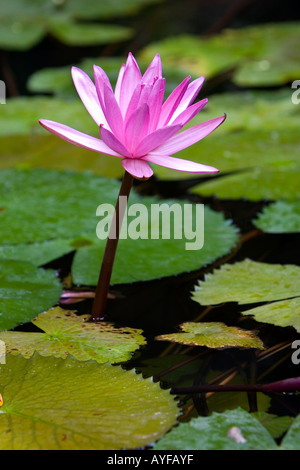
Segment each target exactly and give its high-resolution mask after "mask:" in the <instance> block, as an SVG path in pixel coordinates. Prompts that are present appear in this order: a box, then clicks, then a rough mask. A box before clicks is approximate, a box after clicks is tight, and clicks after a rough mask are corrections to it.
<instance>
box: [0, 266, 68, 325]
mask: <svg viewBox="0 0 300 470" xmlns="http://www.w3.org/2000/svg"><path fill="white" fill-rule="evenodd" d="M0 272H1V275H0V330H9V329H10V328H13V327H15V326H16V325H19V324H20V323H26V322H28V321H30V320H32V318H34V317H35V316H36V315H37V314H39V313H41V312H43V311H45V310H47V309H48V308H50V307H52V306H53V305H55V304H56V303H57V302H58V300H59V298H60V295H61V292H62V286H61V284H60V282H59V279H58V278H57V277H56V275H55V273H54V271H50V270H47V271H45V270H43V269H41V268H36V267H35V266H33V265H32V264H30V263H26V262H23V261H14V260H9V259H8V260H4V259H2V260H0Z"/></svg>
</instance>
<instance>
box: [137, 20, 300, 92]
mask: <svg viewBox="0 0 300 470" xmlns="http://www.w3.org/2000/svg"><path fill="white" fill-rule="evenodd" d="M298 35H299V24H298V23H296V22H294V23H293V22H289V23H277V24H276V23H268V24H260V25H255V26H249V27H243V28H240V29H225V30H223V31H222V32H221V33H219V34H218V35H215V36H212V37H210V38H199V37H196V36H192V35H180V36H176V37H175V36H174V37H171V38H167V39H163V40H162V41H159V42H155V43H152V44H150V45H149V46H147V47H146V48H145V49H144V50H143V51H142V52H141V54H140V55H141V57H142V58H143V59H148V58H149V56H151V55H153V51H154V50H155V51H156V52H159V53H160V54H161V56H162V59H163V62H165V63H167V64H172V65H175V64H176V65H177V66H178V67H179V68H182V69H183V68H184V69H185V70H186V71H187V72H193V73H196V74H197V75H205V76H206V77H213V76H216V75H218V74H220V73H222V72H230V73H231V77H232V80H233V81H234V82H235V83H236V84H237V85H239V86H270V85H273V86H274V85H281V84H284V83H288V82H290V81H292V80H296V79H298V78H299V48H298ZM199 51H201V53H200V54H199Z"/></svg>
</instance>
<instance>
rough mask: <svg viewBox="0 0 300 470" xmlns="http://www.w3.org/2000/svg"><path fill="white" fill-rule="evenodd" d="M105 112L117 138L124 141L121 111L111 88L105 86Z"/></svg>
mask: <svg viewBox="0 0 300 470" xmlns="http://www.w3.org/2000/svg"><path fill="white" fill-rule="evenodd" d="M103 101H104V108H103V112H104V115H105V117H106V120H107V123H108V125H109V127H110V129H111V131H112V132H113V133H114V134H115V136H116V137H117V138H118V139H119V140H121V141H123V140H124V122H123V117H122V114H121V110H120V108H119V105H118V103H117V100H116V98H115V95H114V93H113V91H112V88H111V86H108V85H107V84H104V87H103Z"/></svg>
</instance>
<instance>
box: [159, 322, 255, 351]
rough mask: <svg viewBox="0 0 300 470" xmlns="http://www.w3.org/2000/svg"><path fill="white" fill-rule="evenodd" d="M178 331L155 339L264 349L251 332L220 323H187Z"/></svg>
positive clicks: (216, 346)
mask: <svg viewBox="0 0 300 470" xmlns="http://www.w3.org/2000/svg"><path fill="white" fill-rule="evenodd" d="M180 329H181V330H182V332H179V333H170V334H164V335H160V336H157V337H156V339H158V340H161V341H172V342H175V343H181V344H186V345H189V346H206V347H208V348H227V347H233V348H258V349H264V346H263V343H262V341H261V340H260V339H259V338H257V336H256V335H255V334H254V333H253V332H251V331H247V330H242V329H241V328H236V327H232V326H226V325H225V324H224V323H220V322H209V323H207V322H200V323H194V322H187V323H183V324H182V325H180Z"/></svg>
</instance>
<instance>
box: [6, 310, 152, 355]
mask: <svg viewBox="0 0 300 470" xmlns="http://www.w3.org/2000/svg"><path fill="white" fill-rule="evenodd" d="M88 318H89V316H88V315H80V316H79V315H76V313H75V312H72V311H69V310H62V309H61V308H60V307H55V308H53V309H51V310H48V311H47V312H45V313H41V314H40V315H38V316H37V317H36V318H34V319H33V320H31V322H32V323H33V324H34V325H36V326H37V327H38V328H40V329H41V330H43V331H44V333H28V332H22V331H6V332H2V333H0V340H2V341H4V342H5V346H6V352H7V353H11V354H14V355H18V354H22V356H24V357H26V358H29V357H31V356H32V355H33V354H34V352H35V351H37V352H38V353H39V354H40V355H41V356H55V357H62V358H65V357H67V356H68V354H71V355H72V356H74V357H75V358H76V359H78V360H79V361H88V360H90V359H93V360H95V361H97V362H99V363H105V362H110V363H111V364H112V363H116V362H123V361H128V360H129V359H131V354H132V353H133V352H134V351H135V350H136V349H138V348H139V347H140V346H141V345H144V344H145V343H146V341H145V338H144V337H143V336H142V331H141V330H136V329H133V328H117V327H115V326H114V325H113V324H112V323H107V322H101V323H93V322H89V321H88Z"/></svg>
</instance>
